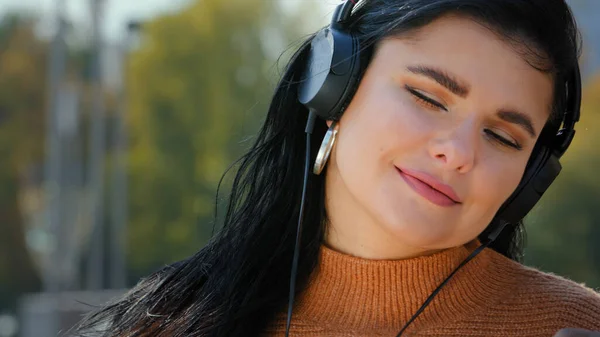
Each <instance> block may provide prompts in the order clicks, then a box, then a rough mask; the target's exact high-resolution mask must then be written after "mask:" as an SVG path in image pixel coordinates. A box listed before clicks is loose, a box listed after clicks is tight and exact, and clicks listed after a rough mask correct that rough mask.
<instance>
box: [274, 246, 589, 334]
mask: <svg viewBox="0 0 600 337" xmlns="http://www.w3.org/2000/svg"><path fill="white" fill-rule="evenodd" d="M477 244H478V243H477ZM477 244H476V243H473V244H469V245H467V246H465V247H458V248H453V249H449V250H446V251H443V252H440V253H437V254H434V255H430V256H426V257H419V258H414V259H407V260H398V261H385V260H379V261H376V260H366V259H361V258H356V257H352V256H348V255H344V254H341V253H338V252H335V251H333V250H331V249H329V248H326V247H323V248H322V252H321V257H320V264H319V268H318V269H317V270H316V271H315V274H314V275H313V277H312V278H311V282H310V284H309V286H308V288H307V289H306V290H305V291H304V292H303V293H302V295H301V296H300V297H299V298H298V300H297V302H296V305H295V308H294V314H293V318H292V328H291V332H290V336H396V334H397V333H398V332H399V331H400V329H401V328H402V326H403V325H404V324H405V323H406V322H407V321H408V319H410V317H411V316H412V315H413V314H414V313H415V312H416V311H417V309H418V308H419V307H420V306H421V304H422V303H423V302H424V301H425V299H426V298H427V297H428V296H429V295H430V294H431V292H432V291H433V290H434V289H435V288H436V287H437V286H438V284H440V283H441V282H442V281H443V279H444V278H445V277H446V276H447V275H449V273H450V272H452V270H453V269H454V268H455V267H456V266H457V265H458V264H459V263H460V262H461V261H462V260H463V259H464V258H466V257H467V256H468V255H469V253H470V252H471V251H472V250H473V249H474V248H475V247H476V245H477ZM442 289H443V290H441V291H440V293H438V295H437V296H436V297H435V299H434V300H433V301H432V302H431V303H430V304H429V306H428V307H427V309H425V311H424V312H423V313H421V315H420V316H419V317H418V318H417V319H416V320H415V321H414V322H413V323H412V324H411V325H410V327H409V328H408V329H407V330H406V332H405V333H404V334H403V336H448V337H450V336H494V337H497V336H515V337H517V336H518V337H537V336H539V337H551V336H553V335H554V334H555V333H556V332H557V331H558V330H559V329H561V328H565V327H578V328H585V329H591V330H597V331H600V295H599V294H598V293H596V292H594V291H593V290H591V289H589V288H586V287H585V286H583V285H579V284H577V283H575V282H572V281H569V280H567V279H565V278H562V277H559V276H556V275H552V274H547V273H543V272H540V271H538V270H535V269H532V268H529V267H525V266H523V265H521V264H519V263H516V262H514V261H512V260H510V259H507V258H505V257H504V256H502V255H500V254H498V253H496V252H495V251H493V250H491V249H485V250H484V251H482V252H481V253H480V254H479V255H478V256H476V257H475V258H474V259H473V260H471V261H470V262H469V263H467V265H465V266H464V267H463V268H462V269H460V270H459V271H458V272H457V273H456V274H455V275H454V276H453V278H452V279H451V280H450V281H449V282H448V283H447V284H446V285H445V286H444V287H443V288H442ZM285 324H286V315H285V313H281V315H280V316H279V317H278V319H277V320H276V321H275V322H274V323H273V324H272V325H271V326H270V327H269V329H268V330H267V331H266V335H267V336H283V335H284V333H285Z"/></svg>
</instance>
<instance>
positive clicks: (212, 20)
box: [128, 0, 300, 279]
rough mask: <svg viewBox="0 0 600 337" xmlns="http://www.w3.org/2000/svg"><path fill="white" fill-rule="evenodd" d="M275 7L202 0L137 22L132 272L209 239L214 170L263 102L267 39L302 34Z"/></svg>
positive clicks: (257, 118)
mask: <svg viewBox="0 0 600 337" xmlns="http://www.w3.org/2000/svg"><path fill="white" fill-rule="evenodd" d="M279 14H280V12H279V8H278V7H277V2H275V1H264V0H231V1H220V0H203V1H196V2H195V3H193V4H191V5H190V6H189V8H186V9H184V10H182V11H181V12H179V13H176V14H173V15H170V16H165V17H162V18H159V19H157V20H155V21H153V22H150V23H148V24H146V25H145V26H144V33H143V38H142V44H141V46H140V48H139V50H138V51H137V52H136V53H135V54H134V55H133V56H132V60H131V64H130V72H129V76H128V77H129V79H130V80H129V83H130V85H129V88H128V92H129V95H130V96H129V106H130V110H129V114H130V117H131V118H130V119H129V128H130V130H131V135H132V136H131V138H132V139H131V155H130V168H129V172H130V181H131V193H130V208H129V209H130V215H131V216H130V218H131V219H130V232H129V245H128V246H129V247H131V249H130V255H129V260H130V262H131V268H132V271H133V275H132V277H133V279H136V278H137V277H139V276H142V275H145V274H147V273H148V272H150V271H151V270H152V269H155V268H157V267H158V266H159V265H161V264H164V263H168V262H172V261H174V260H177V259H181V258H184V257H185V256H188V255H190V254H192V253H193V252H195V251H197V250H199V249H200V248H201V247H202V245H204V244H205V242H206V241H207V240H208V238H209V236H210V234H211V228H212V219H213V210H214V196H215V191H216V187H217V183H218V181H219V178H220V176H221V174H222V173H223V172H224V171H225V169H226V168H227V167H228V166H229V165H230V164H231V163H232V162H233V161H234V160H235V159H236V158H237V157H238V156H239V155H240V154H241V152H242V151H243V150H244V147H245V146H246V145H247V144H242V145H240V143H239V142H240V140H241V139H243V137H244V136H247V135H251V134H253V133H254V132H255V131H256V127H257V125H258V124H260V123H261V122H262V116H263V112H266V107H267V104H268V99H269V92H270V90H271V89H272V82H273V81H272V78H271V77H270V75H271V74H270V73H269V72H268V71H269V69H272V66H273V63H274V60H273V59H272V58H270V57H269V56H270V55H272V54H273V53H272V52H270V49H269V47H271V48H272V45H271V43H272V42H274V41H273V40H274V39H280V40H281V41H284V45H285V43H288V41H291V40H292V39H291V38H290V35H288V34H291V33H290V32H296V34H297V36H298V35H300V34H299V33H298V30H297V29H296V28H294V27H298V26H295V24H296V23H297V22H298V21H297V20H296V19H294V17H284V16H281V15H279ZM282 18H283V19H282ZM276 48H277V47H276Z"/></svg>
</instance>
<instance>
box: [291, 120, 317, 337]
mask: <svg viewBox="0 0 600 337" xmlns="http://www.w3.org/2000/svg"><path fill="white" fill-rule="evenodd" d="M316 119H317V114H316V113H315V112H314V111H313V110H310V113H309V114H308V120H307V122H306V128H305V129H304V132H306V157H305V158H304V182H303V184H302V201H301V202H300V215H299V216H298V227H297V229H296V244H295V246H294V259H293V261H292V272H291V275H290V295H289V300H288V313H287V322H286V327H285V336H286V337H288V336H289V335H290V325H291V323H292V311H293V308H294V297H295V295H296V275H297V274H298V260H299V259H300V239H301V237H302V222H304V206H305V203H306V189H307V186H308V177H309V173H310V162H311V161H310V136H311V135H312V131H313V129H314V127H315V121H316Z"/></svg>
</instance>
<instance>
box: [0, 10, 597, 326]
mask: <svg viewBox="0 0 600 337" xmlns="http://www.w3.org/2000/svg"><path fill="white" fill-rule="evenodd" d="M569 2H570V4H571V5H572V8H573V10H574V12H575V15H576V18H577V20H578V23H579V25H580V28H581V30H582V33H583V38H584V49H583V57H582V59H581V62H582V70H583V76H584V87H585V89H584V96H583V97H584V101H583V111H582V121H581V123H580V124H579V127H578V134H577V137H576V138H575V141H574V143H573V145H572V148H571V149H570V150H569V151H568V152H567V154H566V155H565V157H564V160H563V166H564V169H563V173H562V174H561V176H560V177H559V178H558V180H557V181H556V183H555V184H554V185H553V186H552V187H551V188H550V190H549V191H548V192H547V194H546V195H545V197H544V198H543V201H542V203H541V204H540V205H539V206H538V207H537V208H536V210H535V211H534V212H533V213H532V214H531V215H530V216H529V217H528V218H527V219H526V220H527V221H526V222H527V225H528V230H529V233H528V248H527V250H526V263H527V264H528V265H531V266H535V267H538V268H541V269H543V270H545V271H549V272H554V273H557V274H560V275H564V276H566V277H569V278H571V279H573V280H575V281H577V282H581V283H585V284H587V285H588V286H591V287H594V288H596V289H599V288H600V244H599V243H600V174H598V171H597V170H598V169H600V132H598V131H599V130H600V76H598V74H599V72H600V1H595V0H572V1H569ZM338 3H339V1H338V0H226V1H225V0H143V1H142V0H127V1H125V0H0V337H12V336H23V337H29V336H35V337H43V336H56V335H57V333H58V332H59V331H65V330H66V329H68V328H69V327H71V326H72V325H73V324H74V323H75V322H76V321H77V320H79V318H80V317H81V314H82V313H83V312H85V311H87V310H89V309H90V308H92V307H93V306H95V305H99V304H101V303H103V302H104V301H106V300H108V299H110V298H113V297H115V296H118V295H119V294H121V293H122V292H124V291H125V289H127V288H128V287H131V286H132V285H134V284H135V283H136V282H137V281H138V280H139V278H140V277H143V276H145V275H147V274H149V273H151V272H153V271H154V270H156V269H158V268H160V267H162V266H164V265H165V264H169V263H172V262H174V261H177V260H180V259H182V258H185V257H187V256H189V255H191V254H193V253H194V252H196V251H197V250H199V249H200V248H201V247H202V246H203V245H204V244H205V243H206V242H207V240H208V238H209V237H210V235H211V232H212V228H213V221H214V220H213V219H214V213H215V202H216V201H217V202H218V203H219V204H223V200H222V199H224V198H223V197H220V198H219V199H215V192H216V188H217V184H218V182H219V179H220V177H221V175H222V173H223V172H224V171H225V170H226V168H227V167H228V166H229V165H230V164H231V163H232V162H233V161H234V160H235V159H236V158H238V157H239V156H240V155H241V154H242V153H243V152H244V150H245V149H247V148H248V147H249V145H250V144H251V142H252V136H253V135H254V133H255V132H256V130H257V128H258V126H259V125H260V123H261V122H262V119H263V116H264V113H265V111H266V107H267V104H268V101H269V98H270V94H271V91H272V89H273V87H274V85H275V83H276V80H277V78H278V77H279V74H280V72H281V71H282V68H283V66H284V64H285V61H286V59H287V57H288V56H289V54H290V51H291V49H293V48H294V47H296V46H297V45H298V44H299V41H300V39H302V38H303V37H304V36H306V34H308V33H310V32H313V31H315V30H316V29H318V28H319V27H321V26H323V25H325V24H327V22H328V20H329V14H330V13H331V11H332V10H333V7H334V6H335V5H336V4H338ZM228 182H229V180H228V179H225V183H224V185H223V189H222V191H223V192H222V196H224V195H226V194H227V190H228V186H229V185H228ZM221 209H222V208H221Z"/></svg>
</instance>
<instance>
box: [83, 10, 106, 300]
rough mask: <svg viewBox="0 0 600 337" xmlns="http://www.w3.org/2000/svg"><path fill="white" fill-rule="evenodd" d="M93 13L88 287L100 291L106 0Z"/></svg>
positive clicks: (104, 138) (102, 244) (104, 141)
mask: <svg viewBox="0 0 600 337" xmlns="http://www.w3.org/2000/svg"><path fill="white" fill-rule="evenodd" d="M90 1H91V6H90V7H91V14H92V34H93V36H92V43H93V61H92V71H91V84H92V90H93V91H92V111H91V132H90V137H91V139H90V153H89V155H90V158H89V162H88V165H89V174H90V184H89V193H90V198H89V200H90V208H89V216H90V221H91V224H92V228H91V236H90V240H91V241H90V255H89V259H88V266H87V267H88V270H87V286H88V289H90V290H100V289H103V286H104V282H103V280H104V263H105V254H104V241H105V227H104V161H105V160H104V159H105V151H106V118H105V111H104V90H103V89H104V88H103V85H102V51H103V48H102V46H103V41H102V34H101V29H102V22H103V21H102V19H103V9H104V0H90Z"/></svg>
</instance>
